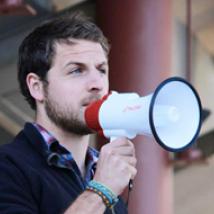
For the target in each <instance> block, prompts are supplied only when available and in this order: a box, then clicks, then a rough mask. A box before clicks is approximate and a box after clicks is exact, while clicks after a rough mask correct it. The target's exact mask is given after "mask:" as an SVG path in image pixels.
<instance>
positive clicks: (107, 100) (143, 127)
mask: <svg viewBox="0 0 214 214" xmlns="http://www.w3.org/2000/svg"><path fill="white" fill-rule="evenodd" d="M85 120H86V124H87V125H88V127H89V128H91V129H92V130H94V131H96V132H98V133H100V134H101V133H102V134H103V135H104V136H105V137H107V138H111V137H122V136H124V137H127V138H129V139H132V138H134V137H135V136H136V135H139V134H140V135H150V136H151V135H153V136H154V138H155V140H156V141H157V142H158V143H159V144H160V145H161V146H162V147H164V148H165V149H166V150H168V151H181V150H183V149H185V148H187V147H188V146H190V145H191V144H192V143H194V142H195V140H196V138H197V137H198V134H199V131H200V128H201V102H200V99H199V96H198V95H197V92H196V91H195V89H194V88H193V87H192V86H191V85H190V84H189V83H188V82H186V81H185V80H183V79H181V78H178V77H174V78H169V79H167V80H165V81H163V82H162V83H161V84H160V85H159V86H158V87H157V88H156V90H155V92H154V93H153V94H151V95H148V96H145V97H139V95H138V94H136V93H117V92H112V93H111V94H109V95H108V96H105V97H104V98H103V99H101V100H98V101H96V102H94V103H92V104H91V105H90V106H89V107H88V108H87V109H86V111H85Z"/></svg>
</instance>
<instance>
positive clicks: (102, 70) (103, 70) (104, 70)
mask: <svg viewBox="0 0 214 214" xmlns="http://www.w3.org/2000/svg"><path fill="white" fill-rule="evenodd" d="M99 70H100V72H101V73H102V74H106V72H107V71H106V69H99Z"/></svg>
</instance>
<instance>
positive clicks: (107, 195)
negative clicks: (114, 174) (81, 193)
mask: <svg viewBox="0 0 214 214" xmlns="http://www.w3.org/2000/svg"><path fill="white" fill-rule="evenodd" d="M86 189H87V190H90V191H92V192H95V193H97V194H98V195H99V196H100V197H101V198H102V200H103V202H104V204H105V205H106V207H108V208H110V209H112V208H113V206H114V205H115V204H116V203H117V202H118V200H119V199H118V197H117V196H116V195H115V194H114V193H113V192H112V191H111V190H110V189H109V188H107V187H106V186H104V185H103V184H101V183H99V182H97V181H95V180H91V181H90V182H89V183H88V185H87V187H86Z"/></svg>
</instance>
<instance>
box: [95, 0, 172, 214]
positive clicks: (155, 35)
mask: <svg viewBox="0 0 214 214" xmlns="http://www.w3.org/2000/svg"><path fill="white" fill-rule="evenodd" d="M171 20H172V14H171V0H132V1H128V0H117V1H113V0H97V21H98V24H99V25H100V26H101V28H102V29H103V31H104V33H105V35H106V36H107V37H108V38H109V40H110V43H111V45H112V50H111V54H110V86H111V89H114V90H118V91H120V92H121V91H126V92H137V93H139V94H140V95H142V96H144V95H147V94H148V93H151V92H152V91H153V90H154V89H155V87H156V86H157V85H158V84H159V83H160V82H161V81H163V80H164V79H165V78H167V77H169V76H170V71H171V23H172V22H171ZM142 125H143V124H142ZM134 143H135V147H136V151H137V158H138V165H137V167H138V174H137V177H136V179H135V181H134V188H133V191H132V192H131V198H130V203H129V213H130V214H172V213H173V188H172V186H173V182H172V181H173V179H172V169H171V166H170V164H169V162H168V152H166V151H164V150H163V149H162V148H160V146H159V145H157V144H156V143H155V142H154V140H153V139H151V138H148V137H142V136H141V137H137V138H136V139H135V140H134ZM121 179H122V178H121Z"/></svg>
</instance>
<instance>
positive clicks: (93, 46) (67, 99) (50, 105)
mask: <svg viewBox="0 0 214 214" xmlns="http://www.w3.org/2000/svg"><path fill="white" fill-rule="evenodd" d="M72 42H74V43H75V44H72V45H71V44H66V43H56V47H55V48H56V49H55V50H56V51H55V57H54V59H53V65H52V68H51V69H50V70H49V71H48V75H47V81H48V84H47V86H45V102H44V103H45V110H46V113H47V115H48V117H49V119H50V120H51V121H52V122H54V123H55V125H57V126H58V127H59V128H61V129H63V130H65V131H68V132H72V133H75V134H78V135H84V134H89V133H90V132H91V131H90V130H89V129H88V128H87V126H86V125H85V120H84V111H85V109H86V107H87V106H88V105H89V104H90V103H92V102H93V101H95V100H97V99H100V98H101V97H102V96H103V95H105V94H106V93H108V89H109V82H108V61H107V57H106V55H105V52H104V50H103V48H102V47H101V45H100V44H99V43H95V42H90V41H86V40H72Z"/></svg>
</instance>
